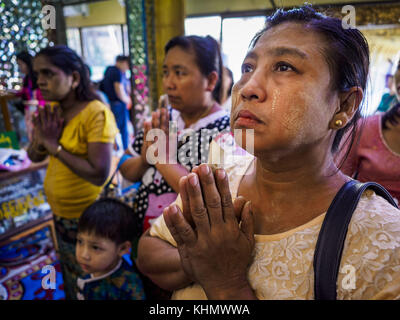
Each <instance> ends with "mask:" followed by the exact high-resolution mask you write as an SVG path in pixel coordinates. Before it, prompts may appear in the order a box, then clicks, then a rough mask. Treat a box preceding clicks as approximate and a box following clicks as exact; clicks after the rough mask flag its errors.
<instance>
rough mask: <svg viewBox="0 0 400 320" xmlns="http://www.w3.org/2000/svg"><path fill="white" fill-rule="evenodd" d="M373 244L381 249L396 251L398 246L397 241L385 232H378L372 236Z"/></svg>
mask: <svg viewBox="0 0 400 320" xmlns="http://www.w3.org/2000/svg"><path fill="white" fill-rule="evenodd" d="M371 242H372V244H373V245H374V246H377V247H378V248H379V249H383V250H385V249H394V248H396V247H397V246H398V243H397V241H396V239H395V238H394V237H393V236H392V235H391V234H389V233H387V232H386V231H385V230H377V231H375V232H374V233H372V234H371Z"/></svg>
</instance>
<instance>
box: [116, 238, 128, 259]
mask: <svg viewBox="0 0 400 320" xmlns="http://www.w3.org/2000/svg"><path fill="white" fill-rule="evenodd" d="M130 248H131V242H130V241H125V242H123V243H121V244H120V245H118V255H119V257H120V258H122V256H123V255H124V254H126V253H129V250H130Z"/></svg>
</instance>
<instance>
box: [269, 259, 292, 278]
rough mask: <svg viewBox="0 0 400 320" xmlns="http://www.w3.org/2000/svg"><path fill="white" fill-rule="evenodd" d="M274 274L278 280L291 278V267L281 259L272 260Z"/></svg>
mask: <svg viewBox="0 0 400 320" xmlns="http://www.w3.org/2000/svg"><path fill="white" fill-rule="evenodd" d="M272 276H273V277H274V278H276V279H278V280H289V269H288V267H287V265H286V264H284V263H282V262H280V261H276V262H275V261H273V262H272Z"/></svg>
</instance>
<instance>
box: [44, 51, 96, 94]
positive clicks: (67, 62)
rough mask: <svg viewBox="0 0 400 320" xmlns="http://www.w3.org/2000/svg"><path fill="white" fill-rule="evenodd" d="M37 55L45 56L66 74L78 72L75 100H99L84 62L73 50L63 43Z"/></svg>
mask: <svg viewBox="0 0 400 320" xmlns="http://www.w3.org/2000/svg"><path fill="white" fill-rule="evenodd" d="M37 56H46V57H47V58H48V59H49V61H50V63H51V64H53V65H55V66H56V67H57V68H60V69H61V70H62V71H63V72H64V73H65V74H67V75H71V74H72V72H74V71H76V72H78V73H79V76H80V81H79V85H78V86H77V87H76V89H75V94H76V99H77V100H79V101H92V100H100V98H99V96H98V95H97V94H96V92H95V90H94V88H93V84H92V82H91V81H90V78H89V76H88V73H87V69H86V67H85V64H84V62H83V61H82V59H81V58H80V57H79V56H78V54H77V53H76V52H75V51H74V50H72V49H71V48H68V47H67V46H65V45H57V46H53V47H47V48H44V49H42V50H40V51H39V53H38V54H37V55H36V57H37Z"/></svg>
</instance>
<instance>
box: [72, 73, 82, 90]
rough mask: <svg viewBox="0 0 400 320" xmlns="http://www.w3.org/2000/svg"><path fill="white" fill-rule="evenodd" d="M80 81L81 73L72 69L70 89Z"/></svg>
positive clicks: (75, 86)
mask: <svg viewBox="0 0 400 320" xmlns="http://www.w3.org/2000/svg"><path fill="white" fill-rule="evenodd" d="M80 82H81V75H80V74H79V72H78V71H72V85H71V86H72V89H74V90H75V89H76V88H77V87H78V86H79V83H80Z"/></svg>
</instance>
